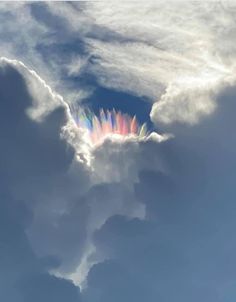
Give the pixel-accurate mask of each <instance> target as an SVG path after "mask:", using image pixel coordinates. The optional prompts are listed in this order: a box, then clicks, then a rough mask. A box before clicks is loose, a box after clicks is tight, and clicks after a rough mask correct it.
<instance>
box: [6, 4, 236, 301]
mask: <svg viewBox="0 0 236 302" xmlns="http://www.w3.org/2000/svg"><path fill="white" fill-rule="evenodd" d="M195 4H196V3H195ZM195 4H194V5H193V4H191V3H189V4H187V3H185V4H184V5H179V4H178V8H179V9H178V10H177V6H176V4H175V3H174V2H173V3H172V5H171V6H170V5H169V4H165V3H163V2H162V3H161V2H160V3H154V2H150V3H146V4H142V5H141V4H137V5H135V6H134V5H133V4H132V3H121V4H120V3H119V4H118V3H116V8H115V9H114V2H113V3H111V4H110V3H106V5H105V4H103V3H101V2H87V3H83V4H79V5H78V4H73V3H69V4H66V3H62V4H60V5H59V6H58V5H57V6H55V5H54V4H52V3H48V4H45V3H43V4H39V3H36V4H20V5H18V4H16V6H15V7H14V9H13V10H12V11H9V8H8V7H7V6H6V5H5V6H4V5H3V7H2V9H1V11H0V15H1V18H3V19H2V20H6V19H5V18H6V16H8V19H9V21H8V22H7V23H4V22H3V24H6V27H7V25H9V28H5V30H8V35H4V32H2V33H1V35H2V37H3V44H1V45H2V50H1V54H2V55H5V56H6V55H7V54H10V57H16V58H18V59H21V60H23V61H24V62H27V66H28V62H29V66H30V67H29V68H28V67H27V66H26V65H24V64H23V63H21V62H20V61H18V60H17V61H12V60H9V59H6V58H2V59H1V66H0V83H1V85H0V97H1V103H0V106H1V110H0V126H1V127H0V133H1V135H0V142H1V146H2V148H1V150H0V178H1V180H2V183H1V185H0V193H1V194H2V197H1V203H0V207H1V208H2V211H0V216H2V218H1V219H0V222H1V224H2V227H1V228H0V229H1V230H2V232H1V233H0V242H1V245H0V254H1V255H2V257H0V259H6V261H3V270H2V271H3V273H1V272H0V279H1V280H2V282H0V284H3V285H2V286H1V288H0V297H1V296H2V299H3V300H4V301H7V300H6V297H8V298H9V301H12V300H13V301H14V300H17V301H20V300H19V298H18V297H19V295H20V296H21V297H23V298H22V300H23V301H32V300H35V299H39V300H40V299H41V300H42V299H43V300H44V301H51V300H52V299H53V300H58V301H65V300H66V301H79V300H80V298H81V297H80V296H81V295H80V294H79V291H78V287H75V286H74V285H73V284H72V283H71V282H70V281H66V280H65V278H66V279H72V281H73V282H74V283H75V284H76V285H81V284H82V285H83V286H85V287H84V288H83V289H84V291H83V292H82V296H83V300H84V301H89V302H91V301H92V302H93V301H94V302H95V301H97V302H98V301H102V302H105V301H109V302H113V301H120V300H122V301H130V300H136V301H140V302H141V301H144V300H148V301H152V300H153V301H156V300H158V299H160V300H161V301H162V300H168V301H169V300H170V301H172V300H175V301H190V300H191V301H194V299H195V300H196V301H200V300H201V301H207V302H209V301H214V302H216V301H217V302H218V301H220V302H222V301H224V302H225V300H224V298H228V297H226V295H225V292H226V291H225V289H229V290H230V291H231V292H232V288H233V286H232V280H234V279H235V272H234V271H235V270H234V265H232V263H234V255H235V244H234V242H233V239H232V238H233V236H234V234H233V231H232V230H234V229H235V222H234V220H235V219H234V217H235V215H234V214H235V207H234V196H235V189H234V181H233V180H234V179H235V171H236V169H235V160H234V157H235V147H236V143H235V135H234V132H233V131H232V126H233V125H234V123H235V118H234V112H235V110H234V109H235V105H234V99H235V90H233V89H231V90H230V89H226V87H228V86H229V85H233V84H234V74H233V71H234V44H233V43H232V41H233V39H232V37H233V36H234V26H235V25H234V21H233V17H234V5H233V4H232V6H230V7H229V6H228V5H227V4H225V3H223V4H221V3H219V4H218V3H217V4H216V3H207V4H202V3H198V4H196V5H195ZM17 9H18V11H17ZM21 14H22V15H21ZM21 16H26V19H25V20H26V21H27V22H29V24H30V26H29V27H27V26H26V24H25V21H24V20H23V19H22V17H21ZM48 16H49V17H50V18H48ZM13 20H14V22H15V23H14V26H11V24H10V23H11V21H13ZM16 24H18V25H17V27H16ZM19 24H22V25H23V26H25V27H26V28H27V34H25V35H23V36H21V34H19V36H17V32H16V28H19ZM31 26H32V28H31ZM28 29H30V30H29V31H28ZM30 33H31V35H30V36H28V35H29V34H30ZM15 35H16V36H17V39H16V44H15V45H16V46H15V47H13V46H12V45H14V44H12V43H9V41H5V40H4V38H5V39H6V38H7V36H8V37H14V36H15ZM18 37H19V39H18ZM223 37H224V41H225V43H224V44H222V43H221V41H222V39H223ZM21 39H22V40H21ZM78 40H79V41H78ZM20 41H23V42H24V43H23V44H24V45H25V47H26V49H28V50H30V52H29V51H28V52H26V54H25V55H24V56H23V52H21V51H20V50H21V48H20V45H22V44H21V43H20ZM70 41H73V43H72V44H70ZM81 44H82V45H83V46H81ZM68 45H70V47H69V48H70V49H74V50H75V51H74V52H73V51H72V53H71V52H70V51H68V53H67V52H63V49H64V48H63V47H65V48H66V47H68ZM76 45H79V47H78V48H76ZM225 45H227V46H225ZM74 47H75V48H74ZM76 52H79V53H80V55H79V57H77V56H76V55H75V53H76ZM21 53H22V56H23V57H21ZM65 53H66V54H65ZM73 62H75V63H76V64H75V65H74V66H73ZM36 65H38V67H37V68H33V67H34V66H36ZM35 70H37V73H36V71H35ZM39 70H40V71H39ZM64 72H67V76H68V77H70V79H71V81H72V82H73V81H74V80H75V78H76V77H80V76H82V75H83V76H84V77H85V78H86V76H88V77H89V76H92V77H94V76H95V78H96V81H97V82H98V83H100V85H103V86H106V87H110V88H113V89H117V90H123V91H128V92H129V93H132V94H135V95H138V96H143V97H145V100H147V99H148V101H150V102H151V103H153V108H152V112H151V118H152V120H153V121H154V122H155V123H156V124H158V123H159V122H162V123H164V124H171V123H173V122H176V121H177V122H185V123H190V124H192V125H193V127H191V128H188V127H186V128H181V127H177V126H176V127H172V128H171V127H170V129H171V131H172V132H173V133H174V134H175V136H173V138H172V139H169V140H168V139H166V138H168V136H160V135H158V134H152V135H151V137H149V138H148V139H144V140H135V139H128V138H127V139H124V140H118V139H115V138H114V137H110V138H108V139H106V140H105V141H104V143H103V144H100V145H99V146H97V147H96V148H91V146H89V145H88V143H87V142H86V135H85V133H84V132H83V131H82V130H81V129H78V128H77V127H76V126H75V123H74V121H73V120H72V119H71V116H70V112H69V110H68V106H67V104H66V103H65V102H64V100H63V98H62V97H61V96H60V95H58V94H56V93H55V92H54V89H52V88H51V85H52V87H60V89H61V90H60V89H59V92H61V91H63V92H65V91H66V90H64V88H65V86H64V87H63V85H62V82H63V73H64ZM57 73H58V74H57ZM39 74H40V75H41V74H45V79H46V82H45V81H44V80H42V78H41V77H40V76H39ZM56 74H57V75H56ZM47 75H48V76H47ZM55 75H56V76H55ZM43 78H44V77H43ZM77 79H78V78H77ZM80 79H81V78H80ZM65 81H67V79H65ZM77 83H78V82H76V81H75V82H73V85H74V86H73V85H72V84H71V86H70V85H69V84H68V82H67V85H68V86H67V85H66V87H67V88H71V90H72V92H71V91H70V93H72V94H73V95H75V89H74V88H75V86H76V85H77ZM49 84H50V85H49ZM82 86H83V85H82ZM85 86H86V85H85ZM12 87H14V89H12ZM79 88H80V87H79ZM79 88H78V87H77V89H79ZM82 88H83V89H84V87H82ZM85 88H86V87H85ZM69 90H70V89H69ZM65 95H66V96H67V94H65ZM78 95H83V97H86V89H85V93H84V92H83V91H80V90H79V94H78ZM217 106H218V110H216V108H217ZM213 111H214V114H211V113H213ZM204 115H209V117H208V119H204V120H203V121H202V122H201V123H199V121H200V120H201V117H202V116H204ZM226 137H227V138H228V139H226V140H225V138H226ZM9 208H10V209H9ZM2 213H5V214H6V213H7V215H4V214H2ZM1 214H2V215H1ZM209 217H210V219H209ZM6 229H7V230H8V233H9V238H7V235H6V234H7V232H5V231H4V230H6ZM19 258H20V260H19ZM232 267H233V268H232ZM86 282H87V284H86ZM13 285H14V286H13ZM15 285H17V289H16V291H15V290H10V289H12V288H13V287H14V289H15ZM86 286H87V287H86ZM170 289H171V290H170ZM229 298H230V297H229ZM36 301H37V300H36Z"/></svg>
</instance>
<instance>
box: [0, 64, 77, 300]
mask: <svg viewBox="0 0 236 302" xmlns="http://www.w3.org/2000/svg"><path fill="white" fill-rule="evenodd" d="M0 82H1V85H0V144H1V150H0V179H1V183H0V230H1V231H0V263H1V264H0V266H1V271H0V280H1V281H0V300H1V301H6V302H8V301H9V302H15V301H22V302H27V301H45V302H46V301H52V300H55V301H71V302H72V301H73V302H76V301H80V298H79V297H80V296H79V289H78V288H77V287H75V286H74V285H73V284H72V283H71V282H69V281H66V280H63V279H58V278H56V277H54V276H51V275H50V274H49V273H48V269H51V268H55V267H57V266H58V265H59V264H60V262H58V260H57V258H54V257H51V258H50V257H47V258H45V259H43V258H42V259H41V258H38V257H37V256H36V255H35V253H34V251H33V250H32V248H31V244H30V242H29V240H28V237H27V235H26V229H27V228H29V227H30V225H31V224H32V222H33V220H34V215H35V213H34V206H35V200H22V199H17V198H16V197H14V196H17V195H18V194H19V195H21V196H23V195H24V194H23V192H25V191H26V188H27V187H28V189H29V190H31V188H30V186H31V183H32V184H33V183H35V184H36V186H35V188H34V189H35V190H34V194H36V195H37V194H39V191H40V190H42V189H43V184H44V183H45V178H46V179H47V180H51V181H52V179H53V178H54V177H55V176H56V175H57V176H58V175H60V174H62V173H65V171H66V170H67V169H68V166H69V164H70V163H71V161H72V158H73V151H72V149H71V148H69V147H68V146H67V145H66V143H65V142H63V141H62V140H61V139H60V137H59V134H60V131H59V129H60V127H61V126H62V125H63V123H64V122H65V113H64V109H63V108H58V109H57V110H56V111H54V112H53V113H52V114H50V115H49V116H48V117H47V118H46V119H45V120H44V121H43V122H41V123H36V122H34V121H32V120H31V119H30V118H29V117H28V116H27V114H26V109H27V108H28V107H29V106H31V105H32V97H31V96H30V94H29V92H28V90H27V88H26V85H25V82H24V80H23V78H22V76H21V74H20V73H19V72H18V71H17V70H16V69H15V68H13V67H11V66H10V65H3V66H1V68H0ZM36 188H37V190H36ZM25 195H27V194H25ZM42 202H44V201H43V200H42ZM64 224H65V225H66V223H64ZM77 235H78V234H77ZM56 256H57V255H55V257H56Z"/></svg>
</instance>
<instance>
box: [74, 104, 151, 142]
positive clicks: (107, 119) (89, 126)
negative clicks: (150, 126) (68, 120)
mask: <svg viewBox="0 0 236 302" xmlns="http://www.w3.org/2000/svg"><path fill="white" fill-rule="evenodd" d="M72 115H73V118H74V120H75V123H76V125H77V127H78V128H81V129H84V130H86V131H87V133H88V137H89V140H90V142H91V144H92V145H96V144H99V143H102V142H103V140H104V139H105V138H106V137H107V136H110V135H116V136H117V137H120V138H122V137H127V136H133V137H138V138H142V137H145V136H147V135H148V130H147V126H146V124H139V122H138V120H137V119H136V117H135V116H133V117H131V116H129V115H128V114H124V113H122V112H120V111H116V110H115V109H113V110H103V109H101V110H100V112H99V114H98V115H95V114H94V113H93V112H92V111H90V110H89V109H86V110H76V111H75V110H72Z"/></svg>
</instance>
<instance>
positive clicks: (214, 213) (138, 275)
mask: <svg viewBox="0 0 236 302" xmlns="http://www.w3.org/2000/svg"><path fill="white" fill-rule="evenodd" d="M235 94H236V91H235V89H231V90H225V91H224V93H223V94H222V95H221V96H219V98H220V102H221V103H220V104H222V105H220V106H219V109H218V111H217V112H216V114H215V115H212V116H211V117H210V118H208V119H205V121H204V122H202V123H201V124H199V125H198V126H194V127H182V126H178V125H174V126H173V128H171V129H170V128H169V129H168V130H172V132H174V133H175V138H174V139H172V140H171V141H167V142H165V143H164V144H163V145H162V147H161V149H162V152H163V153H164V155H163V156H164V157H165V158H166V160H167V162H168V164H169V172H168V173H167V174H166V173H162V172H156V171H155V170H152V171H151V170H143V171H141V172H140V175H139V181H138V182H137V183H136V185H135V193H136V198H137V199H138V200H140V201H141V202H143V203H144V204H145V205H146V210H147V218H148V219H147V220H145V221H142V220H139V219H127V218H124V217H121V216H113V217H112V218H110V219H109V220H108V221H107V222H106V223H105V224H104V226H103V227H102V229H101V230H99V231H98V232H97V233H96V234H95V239H94V240H95V242H96V246H97V248H98V249H100V250H103V251H104V252H105V253H106V254H109V255H110V257H111V260H110V261H105V262H104V263H100V264H98V265H96V266H94V267H93V269H92V270H91V271H90V273H89V277H88V289H87V292H86V295H87V296H86V297H88V298H87V299H88V301H110V302H111V301H119V299H122V301H131V300H135V301H186V302H187V301H206V302H209V301H212V302H213V301H214V302H215V301H219V302H223V301H233V300H234V297H235V293H234V290H233V289H232V288H233V284H234V281H233V280H235V277H236V275H235V271H236V270H235V264H234V263H235V261H234V255H235V252H236V245H235V240H234V235H233V234H234V230H235V226H236V225H235V219H234V217H235V211H236V207H235V202H234V201H235V200H234V199H235V198H234V197H235V193H236V192H235V185H234V179H235V177H236V172H235V171H236V170H235V168H234V167H235V155H234V154H235V147H236V144H235V143H236V140H235V136H234V132H233V131H232V130H233V129H234V127H235V119H234V112H235V110H234V108H235V102H234V99H235ZM153 150H154V149H153ZM121 297H122V298H121Z"/></svg>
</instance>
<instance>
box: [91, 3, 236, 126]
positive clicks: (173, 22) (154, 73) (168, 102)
mask: <svg viewBox="0 0 236 302" xmlns="http://www.w3.org/2000/svg"><path fill="white" fill-rule="evenodd" d="M114 3H115V2H110V3H102V2H89V3H87V6H86V13H87V14H88V15H89V16H90V17H91V18H92V17H93V20H94V24H96V25H97V26H100V27H102V28H103V30H104V32H106V31H107V32H109V31H110V32H111V31H112V32H113V39H110V40H108V41H105V42H104V41H103V40H99V39H98V38H96V37H95V38H94V39H89V40H87V43H88V45H89V51H90V53H91V54H92V56H93V57H94V60H93V64H91V66H90V67H89V68H90V71H91V72H92V73H93V74H95V75H96V76H97V79H98V81H99V82H100V83H101V84H102V85H104V86H107V87H113V88H115V89H117V90H125V91H129V92H130V93H133V94H136V95H139V96H146V97H148V98H149V99H150V101H151V102H153V103H155V104H154V107H153V110H152V115H151V117H152V119H153V121H154V122H157V123H158V122H163V123H171V122H174V121H179V122H186V123H191V124H194V123H196V122H198V121H199V118H200V117H201V116H204V115H207V114H210V113H212V112H213V111H214V109H215V107H216V102H215V95H216V93H217V92H218V91H219V87H220V88H224V87H227V86H228V85H230V84H231V83H232V82H234V80H235V75H234V71H235V45H234V40H233V39H232V37H233V36H234V35H235V33H236V24H235V21H234V20H235V18H234V17H235V15H234V12H235V5H234V4H233V3H231V4H230V7H228V2H222V3H221V2H217V3H216V2H207V3H203V2H163V1H159V2H152V1H150V2H147V3H138V4H137V3H135V4H134V3H132V2H128V3H127V2H126V3H124V2H121V3H116V5H114ZM117 35H119V39H117V38H116V36H117ZM104 36H105V34H104Z"/></svg>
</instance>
